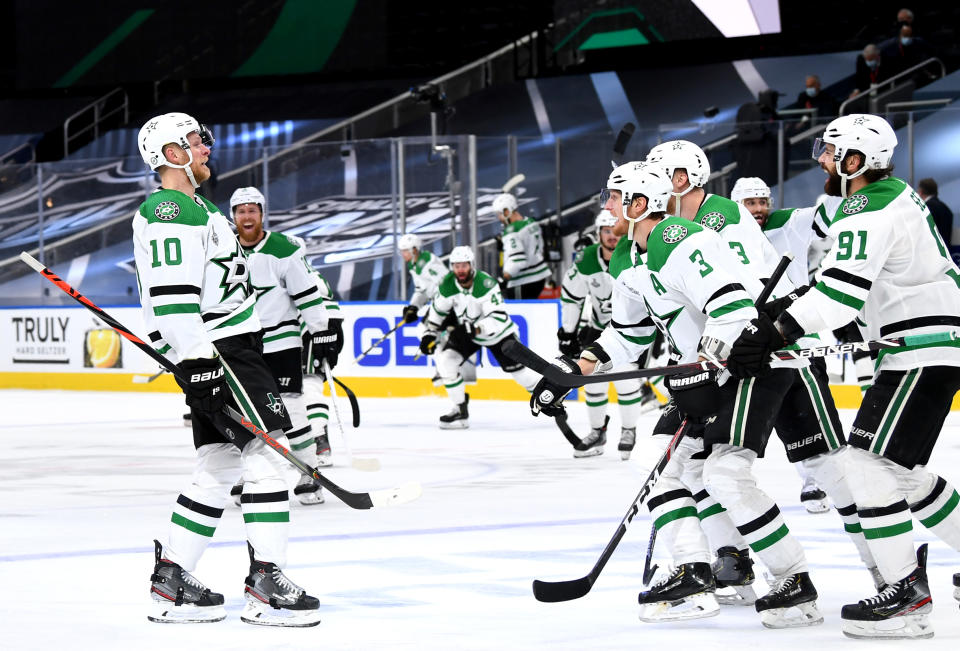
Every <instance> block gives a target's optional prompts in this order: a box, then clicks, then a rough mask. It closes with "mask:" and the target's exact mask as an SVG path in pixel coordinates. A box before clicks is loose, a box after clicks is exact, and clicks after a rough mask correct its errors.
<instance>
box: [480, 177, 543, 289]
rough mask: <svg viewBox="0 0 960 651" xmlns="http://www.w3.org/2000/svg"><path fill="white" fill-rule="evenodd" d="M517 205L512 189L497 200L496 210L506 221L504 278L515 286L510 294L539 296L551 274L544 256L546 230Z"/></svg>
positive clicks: (504, 233) (504, 227) (501, 220)
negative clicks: (525, 216)
mask: <svg viewBox="0 0 960 651" xmlns="http://www.w3.org/2000/svg"><path fill="white" fill-rule="evenodd" d="M517 208H518V204H517V198H516V197H515V196H513V195H512V194H510V193H509V192H506V193H504V194H501V195H498V196H497V198H496V199H494V200H493V211H494V212H495V213H496V214H497V218H498V219H499V220H500V222H501V223H502V224H503V279H504V280H505V281H507V289H510V290H513V293H514V295H513V296H511V297H510V298H521V299H533V298H538V297H539V296H540V292H541V291H543V286H544V285H545V284H546V281H547V278H549V277H550V268H549V267H548V266H547V263H546V261H545V260H544V258H543V232H542V231H541V230H540V225H539V224H538V223H537V222H535V221H533V220H532V219H524V217H523V215H521V214H520V213H519V212H517Z"/></svg>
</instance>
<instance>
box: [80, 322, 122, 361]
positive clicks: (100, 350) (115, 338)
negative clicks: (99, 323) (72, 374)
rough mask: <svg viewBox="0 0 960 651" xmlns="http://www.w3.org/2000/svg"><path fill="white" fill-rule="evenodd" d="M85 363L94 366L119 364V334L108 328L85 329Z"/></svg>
mask: <svg viewBox="0 0 960 651" xmlns="http://www.w3.org/2000/svg"><path fill="white" fill-rule="evenodd" d="M85 349H86V350H85V353H86V355H85V357H86V360H85V361H86V362H87V363H86V364H84V366H92V367H94V368H112V367H115V366H119V361H120V350H121V348H120V334H119V333H117V331H116V330H111V329H110V328H99V329H97V330H87V336H86V342H85Z"/></svg>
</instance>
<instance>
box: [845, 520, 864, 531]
mask: <svg viewBox="0 0 960 651" xmlns="http://www.w3.org/2000/svg"><path fill="white" fill-rule="evenodd" d="M843 530H844V531H846V532H847V533H863V528H862V527H861V526H860V523H859V522H854V523H853V524H844V525H843Z"/></svg>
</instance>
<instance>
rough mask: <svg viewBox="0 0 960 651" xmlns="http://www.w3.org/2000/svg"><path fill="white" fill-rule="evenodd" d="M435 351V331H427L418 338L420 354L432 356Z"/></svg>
mask: <svg viewBox="0 0 960 651" xmlns="http://www.w3.org/2000/svg"><path fill="white" fill-rule="evenodd" d="M436 349H437V332H436V331H435V330H427V331H426V332H425V333H423V337H421V338H420V352H421V353H423V354H424V355H433V352H434V351H435V350H436Z"/></svg>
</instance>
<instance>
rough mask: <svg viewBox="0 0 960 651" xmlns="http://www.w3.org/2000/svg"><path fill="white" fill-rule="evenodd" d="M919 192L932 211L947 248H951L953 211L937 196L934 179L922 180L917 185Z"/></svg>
mask: <svg viewBox="0 0 960 651" xmlns="http://www.w3.org/2000/svg"><path fill="white" fill-rule="evenodd" d="M917 192H918V193H919V194H920V198H921V199H923V200H924V201H925V202H926V204H927V208H929V209H930V214H931V215H933V221H934V223H935V224H936V225H937V231H939V232H940V237H942V238H943V241H944V242H945V243H946V244H947V246H950V239H951V237H952V236H953V211H952V210H950V208H949V207H948V206H947V204H945V203H943V202H942V201H940V197H938V196H937V182H936V181H934V180H933V179H920V182H919V183H917Z"/></svg>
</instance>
